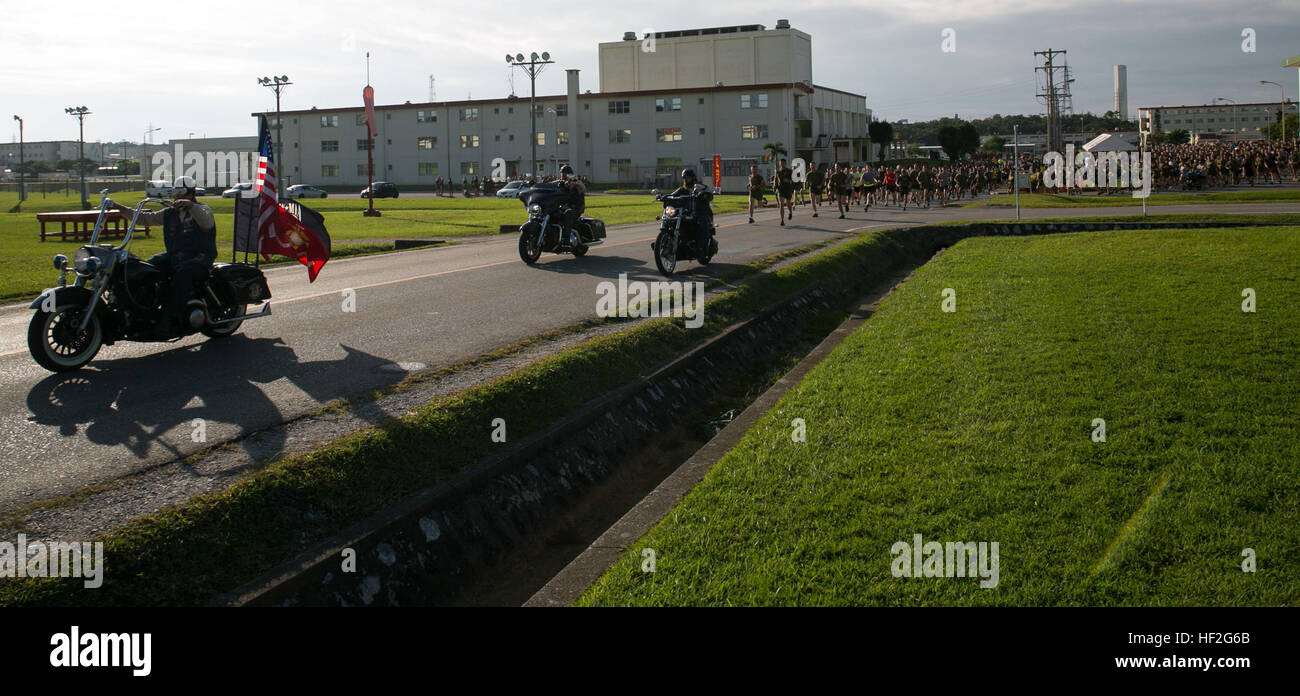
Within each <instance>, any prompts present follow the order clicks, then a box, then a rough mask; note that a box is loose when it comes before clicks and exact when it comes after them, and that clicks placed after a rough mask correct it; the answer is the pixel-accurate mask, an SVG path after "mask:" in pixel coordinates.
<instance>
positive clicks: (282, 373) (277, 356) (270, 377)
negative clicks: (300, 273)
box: [27, 334, 406, 460]
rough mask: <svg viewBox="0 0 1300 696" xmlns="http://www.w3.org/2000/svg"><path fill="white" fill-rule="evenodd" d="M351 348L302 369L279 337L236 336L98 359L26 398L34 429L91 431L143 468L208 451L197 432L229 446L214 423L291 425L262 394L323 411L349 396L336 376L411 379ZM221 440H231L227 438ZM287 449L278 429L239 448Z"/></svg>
mask: <svg viewBox="0 0 1300 696" xmlns="http://www.w3.org/2000/svg"><path fill="white" fill-rule="evenodd" d="M343 348H344V350H346V351H347V355H346V356H345V357H344V358H342V359H339V360H321V361H314V362H309V363H302V362H299V360H298V356H297V354H296V353H295V352H294V350H293V348H291V347H289V346H288V345H285V344H284V343H282V342H281V341H280V339H278V338H249V337H247V336H244V335H242V334H237V335H235V336H231V337H229V338H227V339H223V340H219V341H206V342H204V343H200V344H198V345H194V346H185V347H180V348H175V349H173V350H170V351H166V352H163V353H155V354H151V355H147V356H140V357H133V358H123V359H119V360H99V361H96V362H95V363H94V367H93V368H88V369H82V370H78V371H76V372H68V373H59V374H54V375H50V376H49V377H46V378H45V379H43V380H41V381H40V382H39V383H37V384H36V385H35V386H34V387H33V388H32V389H31V391H29V392H28V394H27V408H28V410H30V411H31V413H32V416H31V417H29V418H28V420H29V422H33V423H37V424H41V425H47V426H56V427H57V428H58V433H59V435H60V436H63V437H70V436H73V435H76V434H77V433H78V432H79V431H83V432H84V435H85V437H86V438H87V439H88V440H90V441H91V442H93V443H95V444H99V445H109V446H113V445H122V446H124V447H126V449H127V450H129V451H130V452H131V453H132V454H133V455H134V456H135V457H137V458H140V459H143V458H146V457H148V456H149V455H150V454H151V452H152V451H153V450H154V448H155V447H161V448H163V449H165V450H167V451H168V452H169V453H170V454H171V455H172V456H175V457H181V456H184V455H185V454H187V453H188V452H191V451H194V450H195V449H197V448H202V447H203V446H205V445H203V444H199V445H198V446H197V448H196V447H195V446H194V445H193V444H192V443H194V442H195V441H196V438H195V435H196V433H199V432H203V433H204V434H205V435H206V436H207V437H206V438H205V440H206V442H208V443H215V442H217V441H219V440H220V439H224V438H223V437H222V436H221V435H218V434H216V433H211V434H209V431H211V430H213V428H212V424H214V423H221V424H227V425H230V426H234V428H235V429H237V430H238V432H239V434H241V435H243V434H247V433H249V432H253V431H258V430H263V429H266V428H268V427H269V426H272V425H277V424H279V423H281V422H283V421H284V416H283V414H282V413H281V412H280V409H279V408H278V407H277V406H276V404H275V403H274V402H273V401H271V399H270V398H269V397H267V395H266V394H265V393H264V392H263V390H262V388H261V387H259V386H258V385H261V384H268V383H270V382H274V381H276V380H279V379H281V378H288V379H289V380H290V381H291V382H292V383H293V384H294V385H295V386H297V387H298V388H299V389H301V390H302V391H304V392H306V393H307V394H308V395H310V396H311V397H312V398H313V399H315V400H317V402H318V403H324V402H326V401H331V400H333V399H337V398H340V397H343V396H348V395H349V393H345V392H343V391H342V389H341V388H340V385H339V382H338V380H337V379H333V378H332V376H333V375H338V374H344V373H350V374H356V373H357V371H366V372H369V373H372V374H373V373H375V371H379V372H381V373H387V374H391V376H386V377H384V379H385V381H391V382H396V381H398V380H400V379H402V378H403V377H405V376H406V373H405V371H404V370H401V369H397V370H381V369H380V368H382V367H386V366H392V367H396V366H395V365H393V364H392V362H391V361H389V360H386V359H384V358H379V357H377V356H374V355H370V354H368V353H364V352H362V351H358V350H354V349H351V348H348V347H347V346H343ZM340 371H347V372H340ZM383 417H384V416H383V415H382V414H377V415H373V416H372V418H371V420H382V418H383ZM222 431H223V433H225V436H226V437H228V436H229V430H228V429H224V428H223V429H222ZM199 442H202V440H200V441H199ZM284 444H285V434H284V431H283V429H278V428H271V429H267V430H264V432H263V433H260V434H259V436H258V437H256V438H244V439H243V440H242V441H241V446H242V447H243V448H244V449H245V451H246V452H248V453H249V454H250V455H253V456H255V457H257V458H258V459H259V460H263V459H264V458H267V457H271V456H274V455H276V454H278V453H279V452H280V451H281V450H282V449H283V446H284Z"/></svg>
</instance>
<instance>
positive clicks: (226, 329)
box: [200, 304, 248, 338]
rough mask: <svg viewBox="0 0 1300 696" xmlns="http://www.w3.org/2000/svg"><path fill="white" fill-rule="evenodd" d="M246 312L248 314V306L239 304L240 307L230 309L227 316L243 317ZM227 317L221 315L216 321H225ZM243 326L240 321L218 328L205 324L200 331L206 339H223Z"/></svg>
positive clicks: (221, 325)
mask: <svg viewBox="0 0 1300 696" xmlns="http://www.w3.org/2000/svg"><path fill="white" fill-rule="evenodd" d="M247 312H248V305H245V304H241V305H235V306H234V307H231V308H230V311H229V312H228V313H227V315H228V316H231V317H238V316H243V315H244V314H246V313H247ZM227 315H222V316H220V317H217V319H218V320H221V319H225V318H227ZM243 324H244V322H243V321H242V320H241V321H236V322H232V323H229V324H220V325H218V326H213V325H211V324H205V325H204V326H203V328H202V329H200V330H201V331H202V332H203V335H204V336H207V337H208V338H225V337H226V336H229V335H231V334H233V333H235V332H236V331H238V330H239V327H240V326H242V325H243Z"/></svg>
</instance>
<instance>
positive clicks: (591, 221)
mask: <svg viewBox="0 0 1300 696" xmlns="http://www.w3.org/2000/svg"><path fill="white" fill-rule="evenodd" d="M583 222H586V223H587V226H588V227H590V228H591V238H592V239H604V238H605V223H603V222H601V221H600V220H597V219H595V218H583Z"/></svg>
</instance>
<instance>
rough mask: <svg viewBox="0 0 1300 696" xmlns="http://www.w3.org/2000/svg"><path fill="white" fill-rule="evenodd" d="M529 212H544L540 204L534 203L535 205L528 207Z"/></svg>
mask: <svg viewBox="0 0 1300 696" xmlns="http://www.w3.org/2000/svg"><path fill="white" fill-rule="evenodd" d="M528 212H530V213H540V212H542V205H541V204H540V203H534V204H532V205H530V206H528Z"/></svg>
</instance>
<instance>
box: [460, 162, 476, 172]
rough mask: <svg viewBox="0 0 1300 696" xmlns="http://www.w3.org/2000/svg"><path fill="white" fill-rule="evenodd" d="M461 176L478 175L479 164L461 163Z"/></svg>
mask: <svg viewBox="0 0 1300 696" xmlns="http://www.w3.org/2000/svg"><path fill="white" fill-rule="evenodd" d="M460 173H461V174H478V162H461V163H460Z"/></svg>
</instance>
